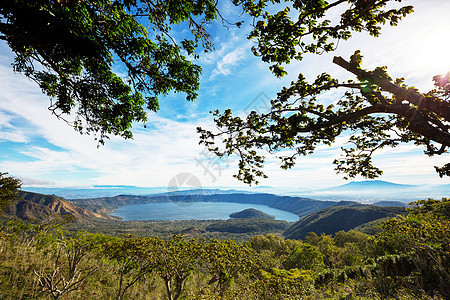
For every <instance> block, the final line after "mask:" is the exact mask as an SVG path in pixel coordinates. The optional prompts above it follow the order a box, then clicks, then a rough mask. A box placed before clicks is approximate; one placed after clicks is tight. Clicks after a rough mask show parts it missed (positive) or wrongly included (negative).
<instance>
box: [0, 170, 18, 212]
mask: <svg viewBox="0 0 450 300" xmlns="http://www.w3.org/2000/svg"><path fill="white" fill-rule="evenodd" d="M6 175H8V173H2V172H0V212H1V211H2V210H3V209H5V208H6V207H8V206H9V205H11V204H12V203H13V202H14V201H16V200H18V199H19V191H18V190H19V189H20V187H21V186H22V182H21V181H20V180H19V179H16V178H14V177H11V176H6Z"/></svg>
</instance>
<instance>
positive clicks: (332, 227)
mask: <svg viewBox="0 0 450 300" xmlns="http://www.w3.org/2000/svg"><path fill="white" fill-rule="evenodd" d="M405 213H406V210H405V208H403V207H379V206H374V205H362V204H359V205H352V206H332V207H328V208H324V209H322V210H320V211H317V212H314V213H312V214H310V215H308V216H307V217H305V218H303V219H301V220H300V221H298V222H296V223H295V224H294V225H292V226H291V227H289V228H288V229H287V230H286V231H285V232H284V233H283V235H284V236H285V238H287V239H304V238H305V237H306V235H307V234H308V233H309V232H315V233H316V234H317V235H320V234H322V233H325V234H335V233H336V232H338V231H341V230H345V231H348V230H350V229H353V228H355V227H357V226H360V225H362V224H365V223H368V222H371V221H374V220H377V219H382V218H387V217H395V216H396V215H399V214H405Z"/></svg>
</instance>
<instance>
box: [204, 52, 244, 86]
mask: <svg viewBox="0 0 450 300" xmlns="http://www.w3.org/2000/svg"><path fill="white" fill-rule="evenodd" d="M245 53H246V52H245V49H244V48H238V49H235V50H233V51H231V52H230V53H228V54H226V55H225V56H224V57H223V58H222V59H221V60H220V61H219V62H218V63H217V65H216V68H215V69H214V71H213V72H212V74H211V77H210V78H209V79H210V80H212V79H214V78H215V77H216V76H218V75H224V76H228V75H230V74H231V73H232V70H233V68H234V67H235V66H237V65H238V64H239V62H240V61H242V60H244V59H245Z"/></svg>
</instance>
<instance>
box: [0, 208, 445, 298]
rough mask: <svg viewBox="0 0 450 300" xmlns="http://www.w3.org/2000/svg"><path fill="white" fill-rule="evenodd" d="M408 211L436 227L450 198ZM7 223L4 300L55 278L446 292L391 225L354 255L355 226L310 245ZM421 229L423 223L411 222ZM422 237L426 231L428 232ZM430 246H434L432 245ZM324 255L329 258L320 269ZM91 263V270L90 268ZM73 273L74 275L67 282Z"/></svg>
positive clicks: (201, 287) (190, 293) (236, 292)
mask: <svg viewBox="0 0 450 300" xmlns="http://www.w3.org/2000/svg"><path fill="white" fill-rule="evenodd" d="M410 215H411V216H414V217H415V218H419V219H420V218H423V217H424V216H431V215H433V216H434V219H433V221H434V222H437V223H440V222H442V221H443V220H448V203H447V200H445V201H434V200H429V201H422V202H418V204H417V205H413V208H412V209H411V211H410ZM417 216H419V217H417ZM9 224H11V228H9V227H8V226H9V225H6V224H5V226H6V228H5V230H7V232H8V234H7V235H4V236H2V237H1V238H0V298H2V299H3V298H5V299H45V298H49V297H51V296H50V294H49V292H51V291H54V292H56V291H55V289H51V288H45V287H46V285H45V281H44V279H45V278H47V279H50V281H51V280H53V282H54V283H57V282H58V284H57V286H58V290H59V291H67V292H66V296H65V297H64V298H67V299H94V298H95V299H176V298H178V299H181V298H183V299H184V298H185V299H224V300H225V299H249V300H252V299H315V300H316V299H411V300H412V299H439V300H440V299H445V298H444V297H445V296H446V295H445V294H443V290H442V288H443V287H445V285H443V283H445V280H448V278H446V277H445V273H443V272H438V271H439V270H438V268H437V265H436V264H428V265H429V266H432V267H433V266H434V267H433V268H431V269H426V268H422V269H418V267H421V266H422V265H421V264H420V262H427V261H428V262H429V259H427V258H425V257H423V256H420V255H419V256H418V254H420V253H422V252H420V251H422V250H420V249H417V252H412V251H409V250H408V249H406V251H409V252H403V253H400V254H386V253H387V250H389V249H393V247H387V245H388V243H392V242H395V241H394V240H390V239H389V238H390V237H391V235H389V234H388V231H389V230H390V229H389V228H391V227H389V226H387V227H385V229H386V230H385V231H384V232H383V233H382V234H380V235H379V236H376V237H372V238H371V240H370V243H368V244H369V245H370V244H376V245H377V247H375V249H381V250H383V249H384V250H383V251H381V252H379V253H380V254H377V253H378V252H376V251H375V250H374V251H372V252H371V253H368V252H364V251H360V252H359V250H360V249H359V248H360V247H361V249H364V245H366V243H365V238H366V236H365V235H361V234H359V233H355V232H339V234H336V237H335V238H333V237H331V236H329V235H321V236H318V235H317V234H310V235H308V241H309V242H311V244H309V243H306V242H305V241H293V240H284V239H282V238H281V237H279V236H275V235H267V236H257V237H254V238H252V239H251V241H250V243H237V242H235V241H232V240H210V241H206V240H199V239H187V238H183V237H180V236H173V237H171V238H168V239H161V238H158V237H141V236H137V235H127V236H125V237H118V236H105V235H103V234H90V233H86V232H78V233H74V234H69V233H67V232H65V231H63V230H62V228H61V227H58V226H56V225H55V226H53V225H49V227H48V228H50V229H48V230H47V229H45V228H46V227H45V226H41V228H42V229H43V230H42V232H41V234H39V235H36V236H35V238H34V239H32V241H31V242H27V243H23V242H22V241H23V240H22V237H23V236H24V234H23V233H21V230H24V231H29V230H30V229H29V227H27V226H28V225H30V223H27V224H25V223H24V222H22V225H20V224H19V223H13V222H10V223H9ZM443 224H444V223H443ZM19 225H20V226H19ZM436 226H437V225H436ZM36 228H37V227H36ZM420 228H422V229H426V228H427V227H416V229H420ZM53 229H55V230H53ZM387 229H389V230H387ZM389 232H391V233H392V234H393V233H394V232H395V231H392V230H391V231H389ZM396 234H398V235H399V234H403V235H408V234H409V233H408V231H407V232H397V233H396ZM393 236H394V235H392V237H393ZM423 236H424V237H426V236H427V234H426V231H425V234H423ZM435 238H436V239H435V240H434V244H436V245H439V244H445V241H446V240H445V239H446V237H445V235H437V236H435ZM406 240H407V241H408V239H406ZM409 241H410V242H411V240H409ZM436 245H434V246H433V247H437V248H436V249H439V247H438V246H436ZM392 246H395V244H394V245H392ZM382 247H384V248H382ZM330 249H332V251H330ZM398 250H399V251H400V250H401V249H398ZM352 251H357V252H358V255H360V256H363V258H364V259H361V260H358V261H351V260H345V259H343V258H342V253H351V252H352ZM401 251H403V250H401ZM414 251H416V250H414ZM268 254H270V255H268ZM369 254H370V256H371V257H369ZM330 255H331V256H335V257H334V258H330V257H329V256H330ZM267 258H269V260H267ZM322 258H323V260H324V261H326V260H328V261H331V262H336V263H333V264H332V265H327V266H324V263H323V261H322ZM339 259H340V260H339ZM420 259H421V260H420ZM418 263H419V264H418ZM294 266H295V267H300V268H307V270H304V269H299V268H292V267H294ZM424 266H425V265H424ZM94 269H95V270H96V272H92V273H91V272H90V271H93V270H94ZM441 271H442V270H441ZM35 272H36V273H37V274H38V276H36V275H35ZM77 272H78V273H77ZM427 272H428V273H427ZM53 274H55V275H54V276H53ZM70 274H75V276H74V277H72V278H73V279H71V276H70ZM77 274H79V275H80V276H79V277H78V275H77ZM52 276H53V277H52ZM39 279H41V281H42V283H43V284H42V283H41V284H40V283H39ZM71 280H72V281H71ZM79 280H82V281H79ZM430 280H432V281H430ZM64 281H65V282H66V283H70V282H72V283H74V284H73V285H72V287H73V288H74V289H76V292H69V290H70V284H69V285H68V286H66V287H65V288H64V284H63V283H64ZM169 281H170V282H169ZM77 282H78V283H77ZM168 285H169V287H170V292H169V291H168V290H167V286H168ZM42 286H43V287H44V290H45V291H42ZM47 287H49V286H47ZM57 297H58V295H57V294H56V297H55V298H57Z"/></svg>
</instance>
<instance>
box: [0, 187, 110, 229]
mask: <svg viewBox="0 0 450 300" xmlns="http://www.w3.org/2000/svg"><path fill="white" fill-rule="evenodd" d="M20 198H21V199H20V201H18V202H17V203H15V204H13V205H11V206H9V207H8V208H7V209H6V210H5V213H4V214H3V215H2V217H6V218H8V217H17V218H19V219H23V220H31V219H44V218H46V217H48V216H51V215H72V216H73V217H74V218H75V221H78V222H83V221H87V220H94V219H97V220H98V219H107V220H112V219H113V217H111V216H109V215H101V214H97V213H94V212H91V211H88V210H85V209H83V208H81V207H78V206H77V205H75V204H74V203H72V202H70V201H66V200H64V199H62V198H60V197H57V196H55V195H42V194H37V193H31V192H25V191H23V192H20Z"/></svg>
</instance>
